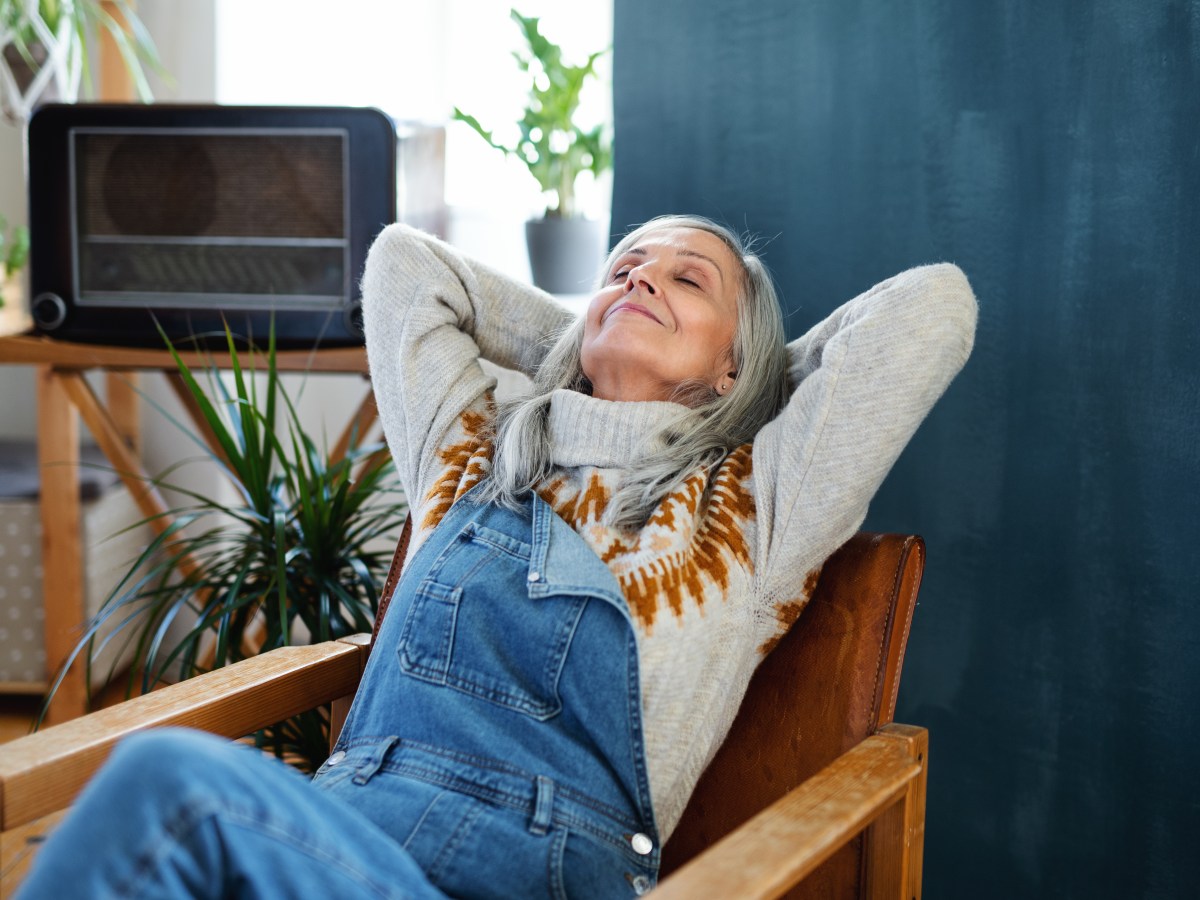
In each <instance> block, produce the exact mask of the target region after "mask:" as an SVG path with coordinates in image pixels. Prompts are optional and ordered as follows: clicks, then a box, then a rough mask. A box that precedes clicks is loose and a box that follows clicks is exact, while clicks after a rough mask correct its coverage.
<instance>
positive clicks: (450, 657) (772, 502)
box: [22, 217, 975, 897]
mask: <svg viewBox="0 0 1200 900" xmlns="http://www.w3.org/2000/svg"><path fill="white" fill-rule="evenodd" d="M363 293H364V301H365V307H364V308H365V316H366V329H367V347H368V351H369V356H370V364H371V374H372V380H373V384H374V390H375V393H376V396H377V399H378V403H379V408H380V414H381V417H382V420H383V424H384V429H385V431H386V433H387V435H388V438H389V442H390V444H391V446H392V448H393V454H394V456H395V458H396V463H397V465H398V467H399V470H400V475H401V479H402V481H403V482H404V484H405V487H406V490H407V491H408V495H409V498H410V502H411V505H412V514H413V517H414V522H415V525H416V527H415V529H414V535H413V540H412V544H411V545H410V551H409V561H408V563H407V565H406V567H405V572H404V576H403V578H402V579H401V582H400V585H399V587H398V588H397V590H396V592H395V595H394V598H393V601H392V605H391V609H390V611H389V613H388V615H387V617H386V619H385V623H384V626H383V628H382V630H381V632H380V636H379V641H378V644H377V646H376V649H375V651H374V652H373V654H372V656H371V660H370V662H369V664H368V667H367V671H366V673H365V674H364V679H363V684H362V686H361V688H360V690H359V693H358V696H357V697H356V699H355V703H354V706H353V709H352V710H351V713H350V716H349V718H348V720H347V722H346V726H345V729H344V730H343V733H342V736H341V738H340V739H339V741H338V745H337V747H336V749H335V752H334V753H333V754H332V755H331V756H330V757H329V759H328V761H327V762H326V763H325V764H324V765H323V766H322V767H321V769H320V771H319V772H318V773H317V775H316V777H315V779H314V781H313V786H315V787H316V790H313V789H312V787H311V786H309V785H307V784H305V783H303V781H302V780H301V779H299V778H297V777H295V776H294V775H292V774H291V773H289V772H287V771H286V770H284V769H283V767H281V766H277V765H272V764H270V763H269V762H268V761H264V760H259V759H257V758H251V754H249V753H248V752H245V751H239V750H236V749H231V748H229V747H228V745H225V744H223V743H221V742H218V741H215V740H214V739H210V738H203V737H198V736H193V735H191V734H188V733H183V732H167V733H158V734H151V735H146V736H142V737H140V738H137V739H134V740H131V741H129V742H127V744H125V745H123V746H122V747H121V748H119V749H118V751H117V752H116V753H115V754H114V760H113V762H112V763H111V764H110V765H109V767H107V768H106V770H105V772H104V773H103V775H102V777H99V778H97V779H96V780H95V782H93V785H92V786H91V787H90V788H89V789H88V791H87V792H86V793H85V795H84V797H83V798H82V799H81V801H80V803H79V804H78V805H77V807H76V810H75V812H74V813H73V815H72V816H71V817H69V819H68V820H67V822H66V823H65V824H64V825H63V826H62V829H61V835H60V836H59V837H58V838H57V839H56V840H54V841H52V842H51V843H50V844H49V845H48V846H47V847H46V848H45V850H44V851H43V855H42V859H41V860H40V863H39V868H38V870H37V872H35V874H34V876H33V877H32V878H31V880H30V882H29V883H28V885H27V893H26V894H23V895H22V896H50V895H58V896H66V895H71V896H86V895H97V894H99V893H103V892H111V893H118V894H120V893H122V892H124V893H129V894H135V895H141V894H164V895H176V894H180V895H195V896H223V895H228V894H235V895H236V894H240V893H244V894H247V895H273V894H286V895H307V894H310V893H311V894H312V895H314V896H316V895H318V894H321V895H332V896H338V897H343V896H356V895H359V894H362V895H364V896H401V897H441V896H447V895H449V896H470V897H518V896H519V897H534V896H552V897H562V896H586V897H609V896H613V897H618V896H632V895H635V894H640V893H643V892H644V891H645V890H647V889H648V888H649V887H651V886H652V885H653V884H654V882H655V879H656V876H657V870H658V860H659V848H660V845H661V843H662V842H663V841H665V840H667V839H668V837H669V836H670V833H671V831H672V829H673V828H674V827H675V825H676V823H677V822H678V820H679V817H680V814H681V813H682V811H683V808H684V805H685V803H686V801H687V798H688V795H689V794H690V792H691V790H692V789H693V787H694V786H695V784H696V781H697V779H698V778H699V776H700V773H701V771H702V770H703V768H704V766H705V765H706V764H707V762H708V760H709V759H710V758H711V756H712V754H713V753H714V752H715V750H716V748H717V746H718V745H719V743H720V741H721V739H722V738H723V737H724V735H725V733H726V731H727V729H728V727H729V724H730V722H731V721H732V719H733V716H734V713H735V712H736V711H737V707H738V704H739V702H740V700H741V697H742V695H743V692H744V690H745V687H746V684H747V682H748V681H749V678H750V675H751V673H752V672H753V671H754V669H755V667H756V666H757V664H758V663H759V661H760V660H761V659H762V658H763V657H764V656H765V654H766V653H767V652H768V651H769V649H770V648H771V647H772V646H773V645H774V643H775V642H776V641H777V640H778V638H779V637H780V636H781V635H782V634H783V633H784V632H785V631H786V630H787V628H788V626H789V624H790V623H791V622H792V621H794V619H795V617H796V615H797V614H798V612H799V611H800V609H801V608H802V607H803V605H804V603H805V602H806V601H807V599H808V592H809V591H810V590H811V586H812V585H813V584H814V583H815V580H816V575H817V573H818V572H819V570H820V566H821V564H822V562H823V561H824V560H825V558H826V557H827V556H828V555H829V554H830V553H832V552H833V551H834V550H835V549H836V548H837V547H838V546H839V545H840V544H841V543H842V542H843V541H845V540H846V539H847V538H848V537H849V536H850V535H851V534H852V533H853V532H854V531H855V530H856V529H857V528H858V526H859V525H860V524H861V522H862V521H863V518H864V516H865V514H866V510H867V504H868V502H869V500H870V498H871V496H872V495H873V493H874V492H875V490H876V488H877V487H878V485H879V484H880V482H881V481H882V480H883V478H884V476H885V475H886V473H887V471H888V469H889V468H890V467H891V465H892V463H893V462H894V461H895V459H896V457H897V456H898V454H899V453H900V451H901V449H902V448H903V447H904V445H905V443H906V442H907V441H908V439H909V438H910V436H911V435H912V433H913V431H914V430H915V429H916V427H917V425H918V424H919V423H920V421H921V419H922V418H923V417H924V416H925V414H926V413H927V412H928V410H929V408H930V407H931V406H932V404H933V403H934V402H935V401H936V399H937V398H938V397H939V396H940V395H941V393H942V392H943V390H944V389H945V387H946V385H947V384H948V383H949V381H950V379H951V378H952V377H953V376H954V374H955V373H956V372H957V371H958V369H959V368H960V367H961V366H962V365H963V363H964V362H965V360H966V358H967V355H968V354H969V352H970V347H971V343H972V339H973V333H974V323H975V302H974V298H973V297H972V294H971V290H970V288H969V286H968V284H967V282H966V279H965V278H964V277H963V275H962V273H961V272H959V271H958V270H957V269H956V268H954V267H953V266H949V265H941V266H931V267H926V268H921V269H914V270H911V271H909V272H906V273H903V274H901V275H899V276H897V277H896V278H893V279H891V280H889V281H886V282H884V283H882V284H880V285H877V286H876V287H874V288H872V289H871V290H870V291H868V292H867V293H865V294H863V295H862V296H860V297H858V298H857V299H855V300H853V301H851V302H850V303H848V304H846V305H845V306H843V307H841V308H840V309H839V310H837V311H836V312H834V313H833V314H832V315H831V316H830V317H829V318H827V319H826V320H825V321H824V322H822V323H820V324H819V325H817V326H816V327H814V328H813V329H812V330H810V331H809V332H808V333H807V334H806V335H804V336H803V337H802V338H800V339H798V340H797V341H795V342H793V343H792V344H790V345H788V346H787V347H786V348H785V346H784V341H783V327H782V322H781V317H780V312H779V307H778V304H777V301H776V298H775V293H774V290H773V288H772V286H771V282H770V278H769V276H768V275H767V273H766V271H765V269H764V268H763V266H762V264H761V262H760V261H759V260H758V259H757V258H756V257H754V256H753V255H752V254H751V253H750V252H748V250H747V249H746V248H745V247H744V246H743V245H742V244H741V242H740V241H739V240H738V238H737V237H736V236H735V235H733V234H732V233H730V232H728V231H727V230H725V229H723V228H721V227H719V226H717V225H715V224H714V223H712V222H709V221H707V220H704V219H699V218H692V217H670V218H665V219H657V220H654V221H652V222H650V223H648V224H646V225H644V226H642V227H641V228H639V229H637V230H636V231H634V232H633V233H631V234H630V235H629V236H627V237H626V238H625V239H623V240H622V241H621V242H620V244H618V246H617V247H616V248H615V249H614V251H613V252H612V254H611V255H610V257H609V260H608V262H607V264H606V266H605V270H604V275H603V281H602V283H601V285H600V286H599V289H598V290H597V292H596V294H595V296H594V298H593V299H592V301H591V303H590V305H589V307H588V310H587V313H586V315H585V316H584V317H583V318H582V319H580V320H578V321H573V320H572V319H571V317H570V316H568V315H567V314H566V313H564V312H563V311H562V310H561V309H560V308H559V307H558V306H557V305H556V304H554V303H553V301H551V300H550V299H549V298H547V297H546V296H545V295H543V294H542V293H541V292H539V291H537V290H535V289H532V288H530V287H527V286H525V285H521V284H518V283H516V282H514V281H512V280H510V279H507V278H505V277H503V276H501V275H499V274H497V273H495V272H493V271H491V270H490V269H488V268H487V267H486V266H483V265H481V264H478V263H475V262H472V261H470V260H468V259H466V258H464V257H463V256H462V255H461V254H459V253H458V252H456V251H455V250H454V249H453V248H451V247H449V246H447V245H446V244H444V243H441V242H439V241H437V240H436V239H434V238H432V237H429V236H427V235H424V234H421V233H419V232H416V231H414V230H412V229H408V228H405V227H403V226H393V227H392V228H389V229H388V230H387V231H385V232H384V233H383V235H381V237H380V238H379V239H378V241H377V242H376V244H375V246H374V248H373V249H372V251H371V255H370V258H369V261H368V264H367V272H366V277H365V279H364V284H363ZM556 333H557V334H558V337H557V338H555V339H553V340H551V339H550V338H549V337H548V336H550V335H554V334H556ZM481 357H482V358H486V359H490V360H491V361H492V362H494V363H497V364H499V365H501V366H505V367H509V368H516V369H519V370H523V371H525V372H527V373H529V374H531V375H532V376H533V387H532V391H531V393H530V394H529V395H528V396H527V397H525V398H523V399H519V400H516V401H513V402H510V403H506V404H503V405H502V406H500V407H499V409H497V408H496V406H495V402H494V399H493V396H492V389H493V387H494V380H493V379H492V378H490V377H489V376H488V375H487V374H486V373H485V371H484V369H483V368H482V367H481V366H480V358H481ZM799 585H804V586H805V588H804V589H803V590H798V587H797V586H799ZM131 797H132V799H130V798H131ZM116 808H119V809H121V813H122V814H121V816H118V817H116V818H118V819H120V824H117V823H114V822H113V821H112V818H114V817H112V816H109V817H105V816H103V813H102V811H103V810H106V809H109V810H111V809H116ZM68 859H70V860H72V861H75V860H79V859H87V860H88V861H89V863H90V864H89V866H88V868H87V870H86V872H85V873H84V874H82V875H81V876H80V877H79V880H77V881H75V880H73V881H71V882H70V883H67V884H64V883H63V882H61V881H52V877H51V873H53V872H55V871H56V870H59V871H63V870H65V869H66V867H65V864H64V861H65V860H68Z"/></svg>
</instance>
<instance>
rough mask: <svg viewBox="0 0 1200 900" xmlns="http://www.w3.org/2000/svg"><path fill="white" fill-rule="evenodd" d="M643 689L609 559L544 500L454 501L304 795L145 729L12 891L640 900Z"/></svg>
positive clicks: (229, 758) (272, 768)
mask: <svg viewBox="0 0 1200 900" xmlns="http://www.w3.org/2000/svg"><path fill="white" fill-rule="evenodd" d="M640 697H641V690H640V684H639V678H638V665H637V647H636V640H635V636H634V632H633V629H632V625H631V622H630V618H629V612H628V609H627V607H626V604H625V600H624V598H623V596H622V594H621V592H620V589H619V587H618V585H617V584H616V581H615V579H614V578H613V576H612V574H611V573H610V572H609V571H608V569H607V567H606V566H605V565H604V564H603V563H602V562H601V561H600V560H599V559H598V558H597V557H596V556H595V554H594V553H592V551H591V550H590V549H589V548H588V547H587V545H586V544H584V543H583V541H582V540H581V539H580V538H579V536H578V535H577V534H575V532H574V531H573V530H572V529H571V528H570V527H569V526H568V525H566V524H565V523H564V522H562V520H561V519H559V518H558V517H557V516H556V515H555V514H554V512H553V511H552V510H551V509H550V508H549V507H548V506H547V505H546V504H545V503H543V502H542V501H541V500H540V499H538V498H536V497H533V498H531V500H530V501H529V502H528V504H527V506H526V507H525V509H524V510H523V511H521V512H513V511H510V510H504V509H499V508H496V507H492V506H479V505H476V504H474V503H473V502H471V499H470V495H467V497H465V498H463V499H462V500H460V501H459V502H458V503H456V504H455V505H454V506H453V507H452V508H451V509H450V511H449V512H448V513H447V514H446V517H445V518H444V519H443V521H442V522H441V524H440V525H439V526H438V528H437V529H436V530H435V531H434V533H433V534H432V535H431V536H430V537H429V538H428V539H427V540H426V542H425V543H424V544H423V545H422V546H421V547H420V549H419V550H418V552H417V553H416V555H415V556H414V557H413V559H412V560H411V561H410V562H409V564H408V565H407V566H406V567H405V572H404V576H403V577H402V578H401V580H400V584H399V585H398V587H397V590H396V594H395V596H394V598H393V600H392V607H391V610H390V611H389V613H388V616H387V618H386V619H385V621H384V624H383V628H382V630H381V632H380V635H379V639H378V642H377V644H376V647H375V649H374V651H373V652H372V655H371V658H370V660H369V662H368V664H367V668H366V671H365V672H364V675H363V681H362V684H361V686H360V687H359V691H358V694H357V696H356V698H355V701H354V704H353V706H352V708H351V710H350V714H349V717H348V718H347V721H346V725H345V727H344V729H343V731H342V735H341V737H340V738H339V740H338V743H337V746H336V747H335V750H334V753H333V754H332V755H331V756H330V757H329V759H328V760H327V761H326V762H325V764H324V765H323V766H322V767H321V769H320V770H319V771H318V772H317V774H316V776H315V778H314V779H313V782H312V784H311V785H310V784H305V782H304V780H303V779H302V778H300V777H299V776H296V775H294V774H293V773H291V772H288V771H286V770H284V769H283V767H282V766H279V765H278V764H275V763H273V761H269V760H264V759H256V758H251V757H252V753H251V752H249V751H246V750H244V749H232V748H229V747H228V746H223V745H220V742H215V744H214V742H213V741H212V740H211V739H206V738H199V737H193V736H191V735H186V736H185V735H180V734H178V733H171V732H168V733H165V734H159V735H147V736H143V737H139V738H137V739H135V740H133V741H131V742H130V743H129V744H128V745H127V746H123V747H122V748H121V750H120V751H119V752H118V754H116V756H115V758H114V760H113V763H112V765H111V766H110V767H108V769H106V771H105V772H104V773H102V775H101V776H100V777H98V778H97V779H96V781H95V782H94V784H93V786H92V787H90V788H89V790H88V792H87V793H86V794H85V796H84V797H83V798H82V799H81V801H80V803H79V804H78V805H77V809H76V811H75V812H74V813H73V814H72V816H71V817H69V818H68V820H67V821H66V822H65V823H64V825H63V826H62V829H61V836H56V837H55V838H54V839H53V840H52V841H51V842H50V843H49V844H48V845H47V847H46V848H45V849H44V850H43V855H42V858H40V859H39V863H38V868H37V871H36V872H35V874H34V876H33V877H32V878H31V879H30V881H29V883H28V885H27V893H24V894H22V895H20V896H21V897H22V898H24V897H27V896H28V897H41V896H45V897H50V896H54V897H60V896H81V897H86V896H121V893H120V892H121V891H125V892H126V895H128V896H134V895H137V896H150V895H162V896H198V897H199V896H238V895H240V894H242V893H245V894H246V895H247V896H287V897H307V896H313V897H322V898H325V897H331V896H332V897H339V898H340V897H355V896H397V897H413V898H424V897H440V896H454V897H480V898H485V897H496V898H510V897H521V898H525V897H546V898H565V897H631V896H634V895H637V894H640V893H643V892H644V891H645V890H647V889H649V888H650V887H652V886H653V884H654V882H655V879H656V878H657V872H658V862H659V839H658V833H657V830H656V826H655V822H654V814H653V809H652V806H651V802H650V791H649V784H648V781H647V773H646V767H645V755H644V750H643V744H642V730H641V700H640ZM127 808H128V809H129V811H128V812H127V811H126V810H127ZM124 821H129V822H130V824H129V825H128V826H126V825H124V824H122V822H124ZM68 860H69V861H70V865H69V866H68V863H67V861H68ZM79 860H87V861H88V862H89V865H88V866H85V867H83V868H84V870H85V873H84V874H81V875H80V876H78V877H79V878H80V879H83V880H80V881H77V882H72V883H71V884H69V885H68V884H65V883H64V882H62V881H55V880H53V879H52V877H51V876H50V875H48V874H47V872H48V870H52V869H54V870H61V869H67V868H71V867H73V868H75V869H79V868H80V866H79ZM87 873H90V874H87ZM64 874H65V873H64ZM71 877H74V876H71Z"/></svg>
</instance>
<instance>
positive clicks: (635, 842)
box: [629, 831, 654, 856]
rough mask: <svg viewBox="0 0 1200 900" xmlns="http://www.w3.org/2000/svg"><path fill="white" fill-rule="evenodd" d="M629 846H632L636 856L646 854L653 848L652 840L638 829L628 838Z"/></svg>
mask: <svg viewBox="0 0 1200 900" xmlns="http://www.w3.org/2000/svg"><path fill="white" fill-rule="evenodd" d="M629 846H630V847H632V848H633V852H634V853H636V854H637V855H638V856H646V855H647V854H649V853H650V851H651V850H653V849H654V841H652V840H650V838H649V836H648V835H644V834H642V833H641V832H640V831H639V832H638V833H637V834H635V835H634V836H633V837H631V838H630V839H629Z"/></svg>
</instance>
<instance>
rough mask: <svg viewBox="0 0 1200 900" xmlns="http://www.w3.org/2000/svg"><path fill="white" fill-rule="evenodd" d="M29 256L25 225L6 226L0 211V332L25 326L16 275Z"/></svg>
mask: <svg viewBox="0 0 1200 900" xmlns="http://www.w3.org/2000/svg"><path fill="white" fill-rule="evenodd" d="M28 259H29V229H28V228H26V227H25V226H24V225H14V226H13V227H12V228H11V229H10V228H9V227H8V220H7V219H6V218H4V216H3V215H0V335H6V334H15V333H17V332H21V331H25V330H26V329H27V328H28V327H29V324H30V323H29V322H28V321H27V318H28V317H27V316H25V315H23V312H24V304H22V303H21V302H20V295H21V284H20V281H19V275H20V273H21V269H22V268H24V266H25V263H26V261H27V260H28Z"/></svg>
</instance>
